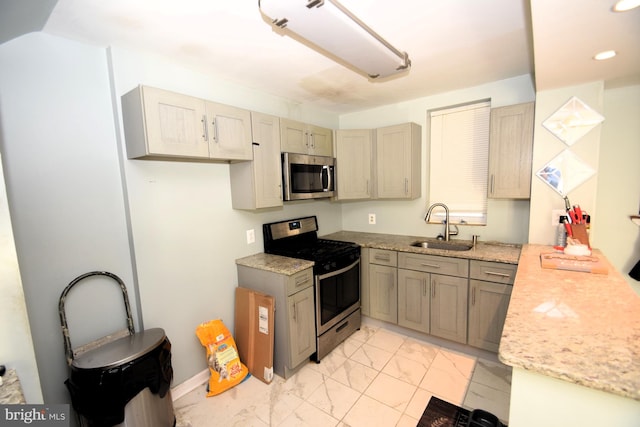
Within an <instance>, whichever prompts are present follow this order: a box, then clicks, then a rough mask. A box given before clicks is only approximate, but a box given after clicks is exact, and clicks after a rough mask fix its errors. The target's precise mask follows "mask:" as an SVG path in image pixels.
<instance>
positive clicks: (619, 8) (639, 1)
mask: <svg viewBox="0 0 640 427" xmlns="http://www.w3.org/2000/svg"><path fill="white" fill-rule="evenodd" d="M638 6H640V0H620V1H617V2H616V4H615V5H613V11H614V12H626V11H627V10H631V9H635V8H636V7H638Z"/></svg>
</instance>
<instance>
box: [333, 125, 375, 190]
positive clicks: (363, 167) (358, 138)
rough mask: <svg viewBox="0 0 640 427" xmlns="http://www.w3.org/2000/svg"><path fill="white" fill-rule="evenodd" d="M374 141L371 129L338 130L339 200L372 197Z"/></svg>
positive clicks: (337, 167)
mask: <svg viewBox="0 0 640 427" xmlns="http://www.w3.org/2000/svg"><path fill="white" fill-rule="evenodd" d="M372 143H373V140H372V131H371V130H369V129H363V130H359V129H354V130H338V131H336V164H337V166H336V171H337V178H336V180H337V184H338V200H356V199H369V198H371V197H372V191H371V190H372V189H371V185H372V184H373V179H372V175H371V153H372Z"/></svg>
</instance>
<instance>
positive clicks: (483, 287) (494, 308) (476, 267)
mask: <svg viewBox="0 0 640 427" xmlns="http://www.w3.org/2000/svg"><path fill="white" fill-rule="evenodd" d="M516 271H517V266H516V265H513V264H503V263H499V262H488V261H476V260H473V261H471V264H470V267H469V276H470V278H471V280H470V281H469V298H470V299H471V301H470V303H469V345H472V346H474V347H479V348H483V349H485V350H489V351H496V352H497V351H498V347H499V345H500V338H501V337H502V328H503V326H504V319H505V318H506V317H507V309H508V308H509V300H510V299H511V289H512V285H513V281H514V280H515V275H516Z"/></svg>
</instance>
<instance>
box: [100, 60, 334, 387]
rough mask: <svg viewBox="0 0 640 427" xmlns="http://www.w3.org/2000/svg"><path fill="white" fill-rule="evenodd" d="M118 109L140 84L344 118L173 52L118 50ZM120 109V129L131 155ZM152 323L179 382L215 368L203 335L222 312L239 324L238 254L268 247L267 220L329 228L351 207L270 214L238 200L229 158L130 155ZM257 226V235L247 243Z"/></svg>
mask: <svg viewBox="0 0 640 427" xmlns="http://www.w3.org/2000/svg"><path fill="white" fill-rule="evenodd" d="M110 54H111V58H112V66H111V71H112V75H113V87H114V89H115V100H116V107H117V108H118V111H119V108H120V106H119V102H120V101H119V99H120V96H121V95H123V94H124V93H126V92H128V91H129V90H130V89H132V88H134V87H135V86H137V85H139V84H145V85H150V86H157V87H161V88H163V89H168V90H174V91H176V92H180V93H185V94H189V95H193V96H197V97H201V98H204V99H208V100H211V101H216V102H221V103H224V104H228V105H234V106H237V107H241V108H246V109H250V110H253V111H260V112H264V113H267V114H273V115H276V116H280V117H288V118H292V119H297V120H302V121H305V122H309V123H314V124H317V125H321V126H327V127H330V128H335V127H337V123H338V122H337V120H338V119H337V116H334V115H331V114H327V113H326V112H322V111H318V110H313V109H308V108H305V107H303V106H300V105H298V104H294V103H291V102H288V101H287V100H285V99H282V98H279V97H277V96H273V95H269V94H264V93H258V92H255V91H252V90H250V89H247V88H243V87H240V86H237V85H234V84H232V83H229V82H225V81H220V80H217V79H215V78H214V77H212V76H209V75H206V74H202V73H199V72H198V71H196V70H192V69H187V68H183V67H181V66H179V65H177V64H175V63H172V62H171V61H169V60H167V59H163V58H160V57H157V56H152V55H147V54H144V53H140V52H131V51H126V50H122V49H115V48H112V49H110ZM120 116H121V114H120V113H118V126H120V128H119V130H118V134H119V137H120V141H119V144H121V146H122V149H123V151H124V152H125V153H126V148H124V146H123V145H122V144H124V137H123V134H122V128H121V117H120ZM122 165H123V167H124V171H125V183H126V187H127V193H128V198H127V200H128V205H129V213H130V226H131V234H132V238H133V243H134V247H135V254H136V267H137V277H138V283H139V290H140V300H141V302H142V314H143V318H144V326H145V328H151V327H162V328H164V329H165V331H166V332H167V336H168V337H169V339H170V340H171V342H172V345H173V346H172V357H173V367H174V383H175V384H178V383H181V382H183V381H184V380H186V379H188V378H190V377H191V376H193V375H195V374H196V373H198V372H200V371H201V370H203V369H205V368H206V363H205V350H204V348H203V347H202V346H201V345H200V343H199V342H198V340H197V338H196V336H195V328H196V326H197V325H198V324H200V323H201V322H205V321H208V320H210V319H215V318H220V319H222V320H223V321H224V323H225V325H226V326H227V327H228V328H229V329H230V330H232V331H233V326H234V319H233V314H234V288H235V287H236V286H237V273H236V266H235V260H236V259H237V258H240V257H243V256H247V255H250V254H254V253H257V252H262V251H263V239H262V224H264V223H268V222H272V221H278V220H283V219H288V218H295V217H299V216H307V215H317V216H318V221H319V223H320V224H319V226H320V231H319V232H320V233H321V234H326V233H331V232H334V231H338V230H340V229H341V228H342V224H341V217H340V213H341V208H340V205H339V204H337V203H332V202H329V201H326V200H325V201H318V202H299V203H293V204H287V205H286V206H285V207H284V208H277V209H269V210H266V211H265V212H247V211H237V210H234V209H232V207H231V193H230V181H229V165H228V164H224V163H190V162H164V161H148V160H128V159H126V158H124V159H122ZM248 229H254V230H255V233H256V242H255V243H253V244H250V245H248V244H247V243H246V235H245V230H248Z"/></svg>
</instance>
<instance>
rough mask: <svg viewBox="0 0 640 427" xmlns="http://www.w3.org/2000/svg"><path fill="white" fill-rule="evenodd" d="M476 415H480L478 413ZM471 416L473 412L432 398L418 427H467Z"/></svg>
mask: <svg viewBox="0 0 640 427" xmlns="http://www.w3.org/2000/svg"><path fill="white" fill-rule="evenodd" d="M474 413H475V414H476V416H477V415H478V413H477V412H474ZM470 416H471V411H469V410H467V409H464V408H461V407H459V406H456V405H454V404H453V403H449V402H447V401H444V400H442V399H438V398H437V397H435V396H432V397H431V399H430V400H429V403H428V404H427V407H426V408H425V410H424V412H423V413H422V417H421V418H420V421H418V425H417V427H467V425H468V424H469V417H470ZM474 418H475V417H474ZM474 425H485V424H475V423H474ZM504 427H507V426H504Z"/></svg>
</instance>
